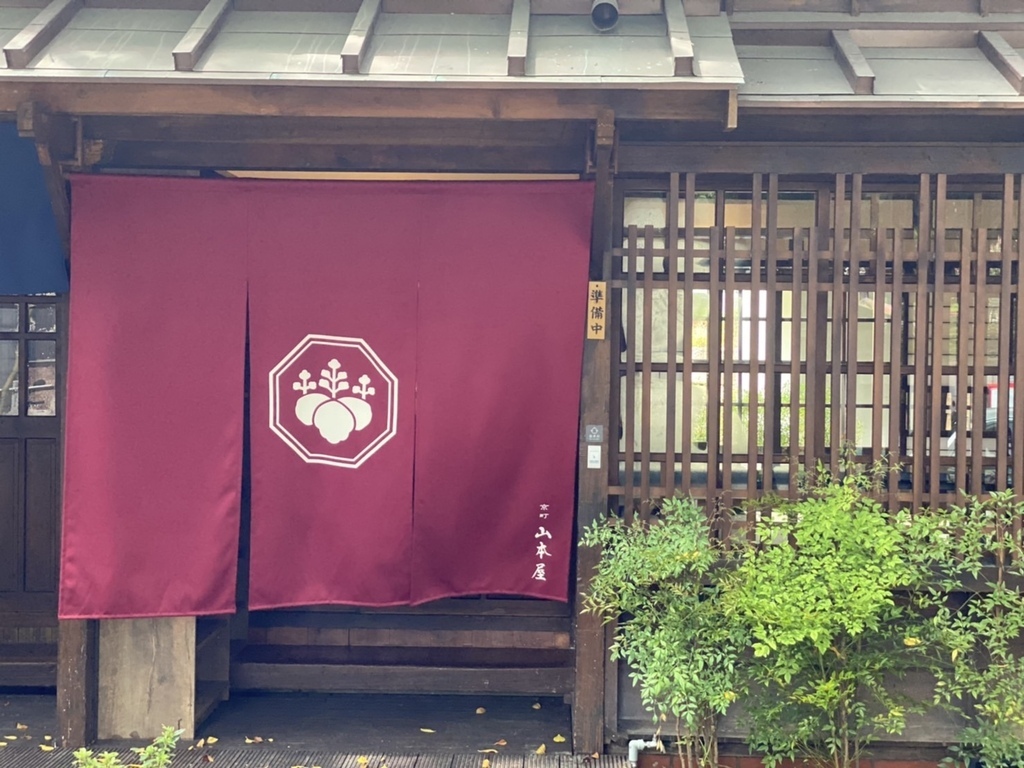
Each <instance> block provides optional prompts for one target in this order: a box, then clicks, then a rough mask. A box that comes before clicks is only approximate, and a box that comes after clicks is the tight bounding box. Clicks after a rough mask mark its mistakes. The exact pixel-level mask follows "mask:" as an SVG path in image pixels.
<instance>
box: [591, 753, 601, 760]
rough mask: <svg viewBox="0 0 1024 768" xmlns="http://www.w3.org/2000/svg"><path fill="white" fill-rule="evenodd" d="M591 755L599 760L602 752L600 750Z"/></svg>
mask: <svg viewBox="0 0 1024 768" xmlns="http://www.w3.org/2000/svg"><path fill="white" fill-rule="evenodd" d="M591 757H592V758H594V759H595V760H597V759H598V758H599V757H601V753H600V752H595V753H594V754H592V755H591Z"/></svg>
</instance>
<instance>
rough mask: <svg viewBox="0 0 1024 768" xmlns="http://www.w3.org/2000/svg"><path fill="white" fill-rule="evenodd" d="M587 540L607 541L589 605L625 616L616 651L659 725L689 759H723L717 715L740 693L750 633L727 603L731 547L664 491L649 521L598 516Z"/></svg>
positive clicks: (693, 765)
mask: <svg viewBox="0 0 1024 768" xmlns="http://www.w3.org/2000/svg"><path fill="white" fill-rule="evenodd" d="M583 544H584V545H585V546H591V547H601V559H600V562H599V564H598V566H597V569H596V572H595V574H594V578H593V581H592V582H591V584H590V588H589V590H588V592H587V594H586V596H585V598H584V609H585V610H586V611H588V612H591V613H596V614H600V615H601V616H603V617H604V618H605V620H606V621H608V622H613V621H617V622H618V624H617V626H616V632H615V641H614V643H613V645H612V648H611V652H612V657H613V658H615V659H621V660H623V661H625V662H627V663H628V664H629V665H630V667H631V668H632V670H633V671H632V677H633V681H634V684H636V685H639V687H640V694H641V699H642V701H643V704H644V706H645V707H646V708H647V709H648V711H650V712H651V713H652V718H653V721H654V723H655V728H656V729H657V730H658V731H659V732H660V730H661V724H662V723H663V722H666V721H667V720H668V719H669V718H672V719H674V720H675V723H676V725H677V727H676V734H675V735H676V737H677V746H678V749H679V755H680V758H681V759H682V761H683V763H684V765H686V766H689V768H697V767H698V766H699V767H700V768H710V767H711V766H715V765H717V764H718V739H717V733H718V730H717V726H718V720H719V717H720V716H721V715H722V714H724V713H725V711H726V710H727V709H728V708H729V705H730V704H731V703H732V702H733V701H735V700H736V699H737V697H738V695H739V690H738V686H739V677H738V662H739V658H740V656H741V655H742V653H743V649H744V648H745V647H746V640H745V637H744V636H743V634H742V632H741V631H739V628H738V626H737V625H735V624H732V623H730V622H729V620H728V618H727V616H726V614H725V613H724V612H723V611H722V610H721V605H720V591H719V589H718V587H717V582H718V580H719V576H718V574H719V573H720V572H721V569H722V567H723V558H724V557H725V553H724V552H723V551H722V549H721V547H720V546H719V545H718V543H717V542H716V541H715V540H713V539H712V536H711V527H710V524H709V521H708V519H707V516H706V514H705V513H704V511H703V510H701V509H700V508H699V507H698V506H697V504H696V503H695V502H693V501H692V500H690V499H681V498H672V499H666V500H664V501H663V502H662V504H661V508H660V511H659V515H658V519H657V520H656V521H655V522H653V523H652V524H650V525H647V524H645V523H643V522H642V521H640V520H634V521H633V522H632V523H625V522H623V521H622V520H619V519H618V518H612V519H610V520H608V521H598V522H595V523H594V524H593V525H591V526H590V527H589V528H588V529H587V530H586V532H585V534H584V537H583Z"/></svg>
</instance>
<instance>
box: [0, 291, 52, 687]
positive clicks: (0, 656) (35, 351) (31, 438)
mask: <svg viewBox="0 0 1024 768" xmlns="http://www.w3.org/2000/svg"><path fill="white" fill-rule="evenodd" d="M64 317H65V304H64V302H63V301H62V300H61V299H60V298H59V297H19V296H0V661H3V662H4V663H3V664H0V686H2V685H5V684H6V685H19V684H24V685H39V684H45V685H53V681H52V680H50V679H49V677H50V674H49V670H50V668H51V665H50V663H49V662H50V660H51V659H52V657H53V656H55V654H56V642H57V636H56V627H57V569H58V551H59V542H60V433H61V422H62V419H61V413H60V409H61V404H62V403H61V400H62V398H61V396H60V395H61V391H62V379H63V366H62V361H63V359H64V337H65V334H64V332H63V328H64ZM35 662H38V663H35ZM43 662H45V663H43Z"/></svg>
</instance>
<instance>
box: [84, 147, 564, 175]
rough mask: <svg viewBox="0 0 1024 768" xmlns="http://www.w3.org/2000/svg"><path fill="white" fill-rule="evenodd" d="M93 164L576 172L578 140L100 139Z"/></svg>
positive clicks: (175, 166)
mask: <svg viewBox="0 0 1024 768" xmlns="http://www.w3.org/2000/svg"><path fill="white" fill-rule="evenodd" d="M101 144H102V152H101V155H100V158H99V159H98V160H97V162H95V163H94V164H93V165H94V167H96V168H106V169H122V168H166V169H169V170H170V169H174V170H177V169H204V168H213V169H218V170H238V171H243V170H260V171H408V172H421V173H422V172H446V171H447V172H456V171H475V172H477V173H580V172H582V170H583V167H582V166H583V154H582V153H581V152H580V148H579V143H577V144H575V145H572V146H566V145H562V144H554V145H547V146H536V147H526V146H521V145H520V146H508V147H505V146H490V147H459V146H424V145H416V146H408V145H402V144H397V145H388V146H369V145H335V146H325V145H323V144H309V145H306V144H250V143H248V142H237V143H231V144H226V143H202V142H162V141H147V142H129V141H102V142H101Z"/></svg>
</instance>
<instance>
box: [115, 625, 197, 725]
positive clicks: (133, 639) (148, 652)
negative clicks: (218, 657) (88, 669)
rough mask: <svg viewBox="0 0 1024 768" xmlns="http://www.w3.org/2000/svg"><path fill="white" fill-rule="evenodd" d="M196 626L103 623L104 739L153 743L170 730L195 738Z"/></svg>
mask: <svg viewBox="0 0 1024 768" xmlns="http://www.w3.org/2000/svg"><path fill="white" fill-rule="evenodd" d="M195 649H196V620H195V618H194V617H183V618H170V619H117V620H105V621H101V622H100V629H99V722H98V737H99V738H100V739H152V738H154V737H155V736H157V735H159V733H160V731H161V729H162V728H163V727H164V726H166V725H170V726H174V727H175V728H181V729H182V730H183V731H184V732H183V733H182V738H183V739H192V738H193V737H194V735H195V691H196V655H195Z"/></svg>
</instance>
